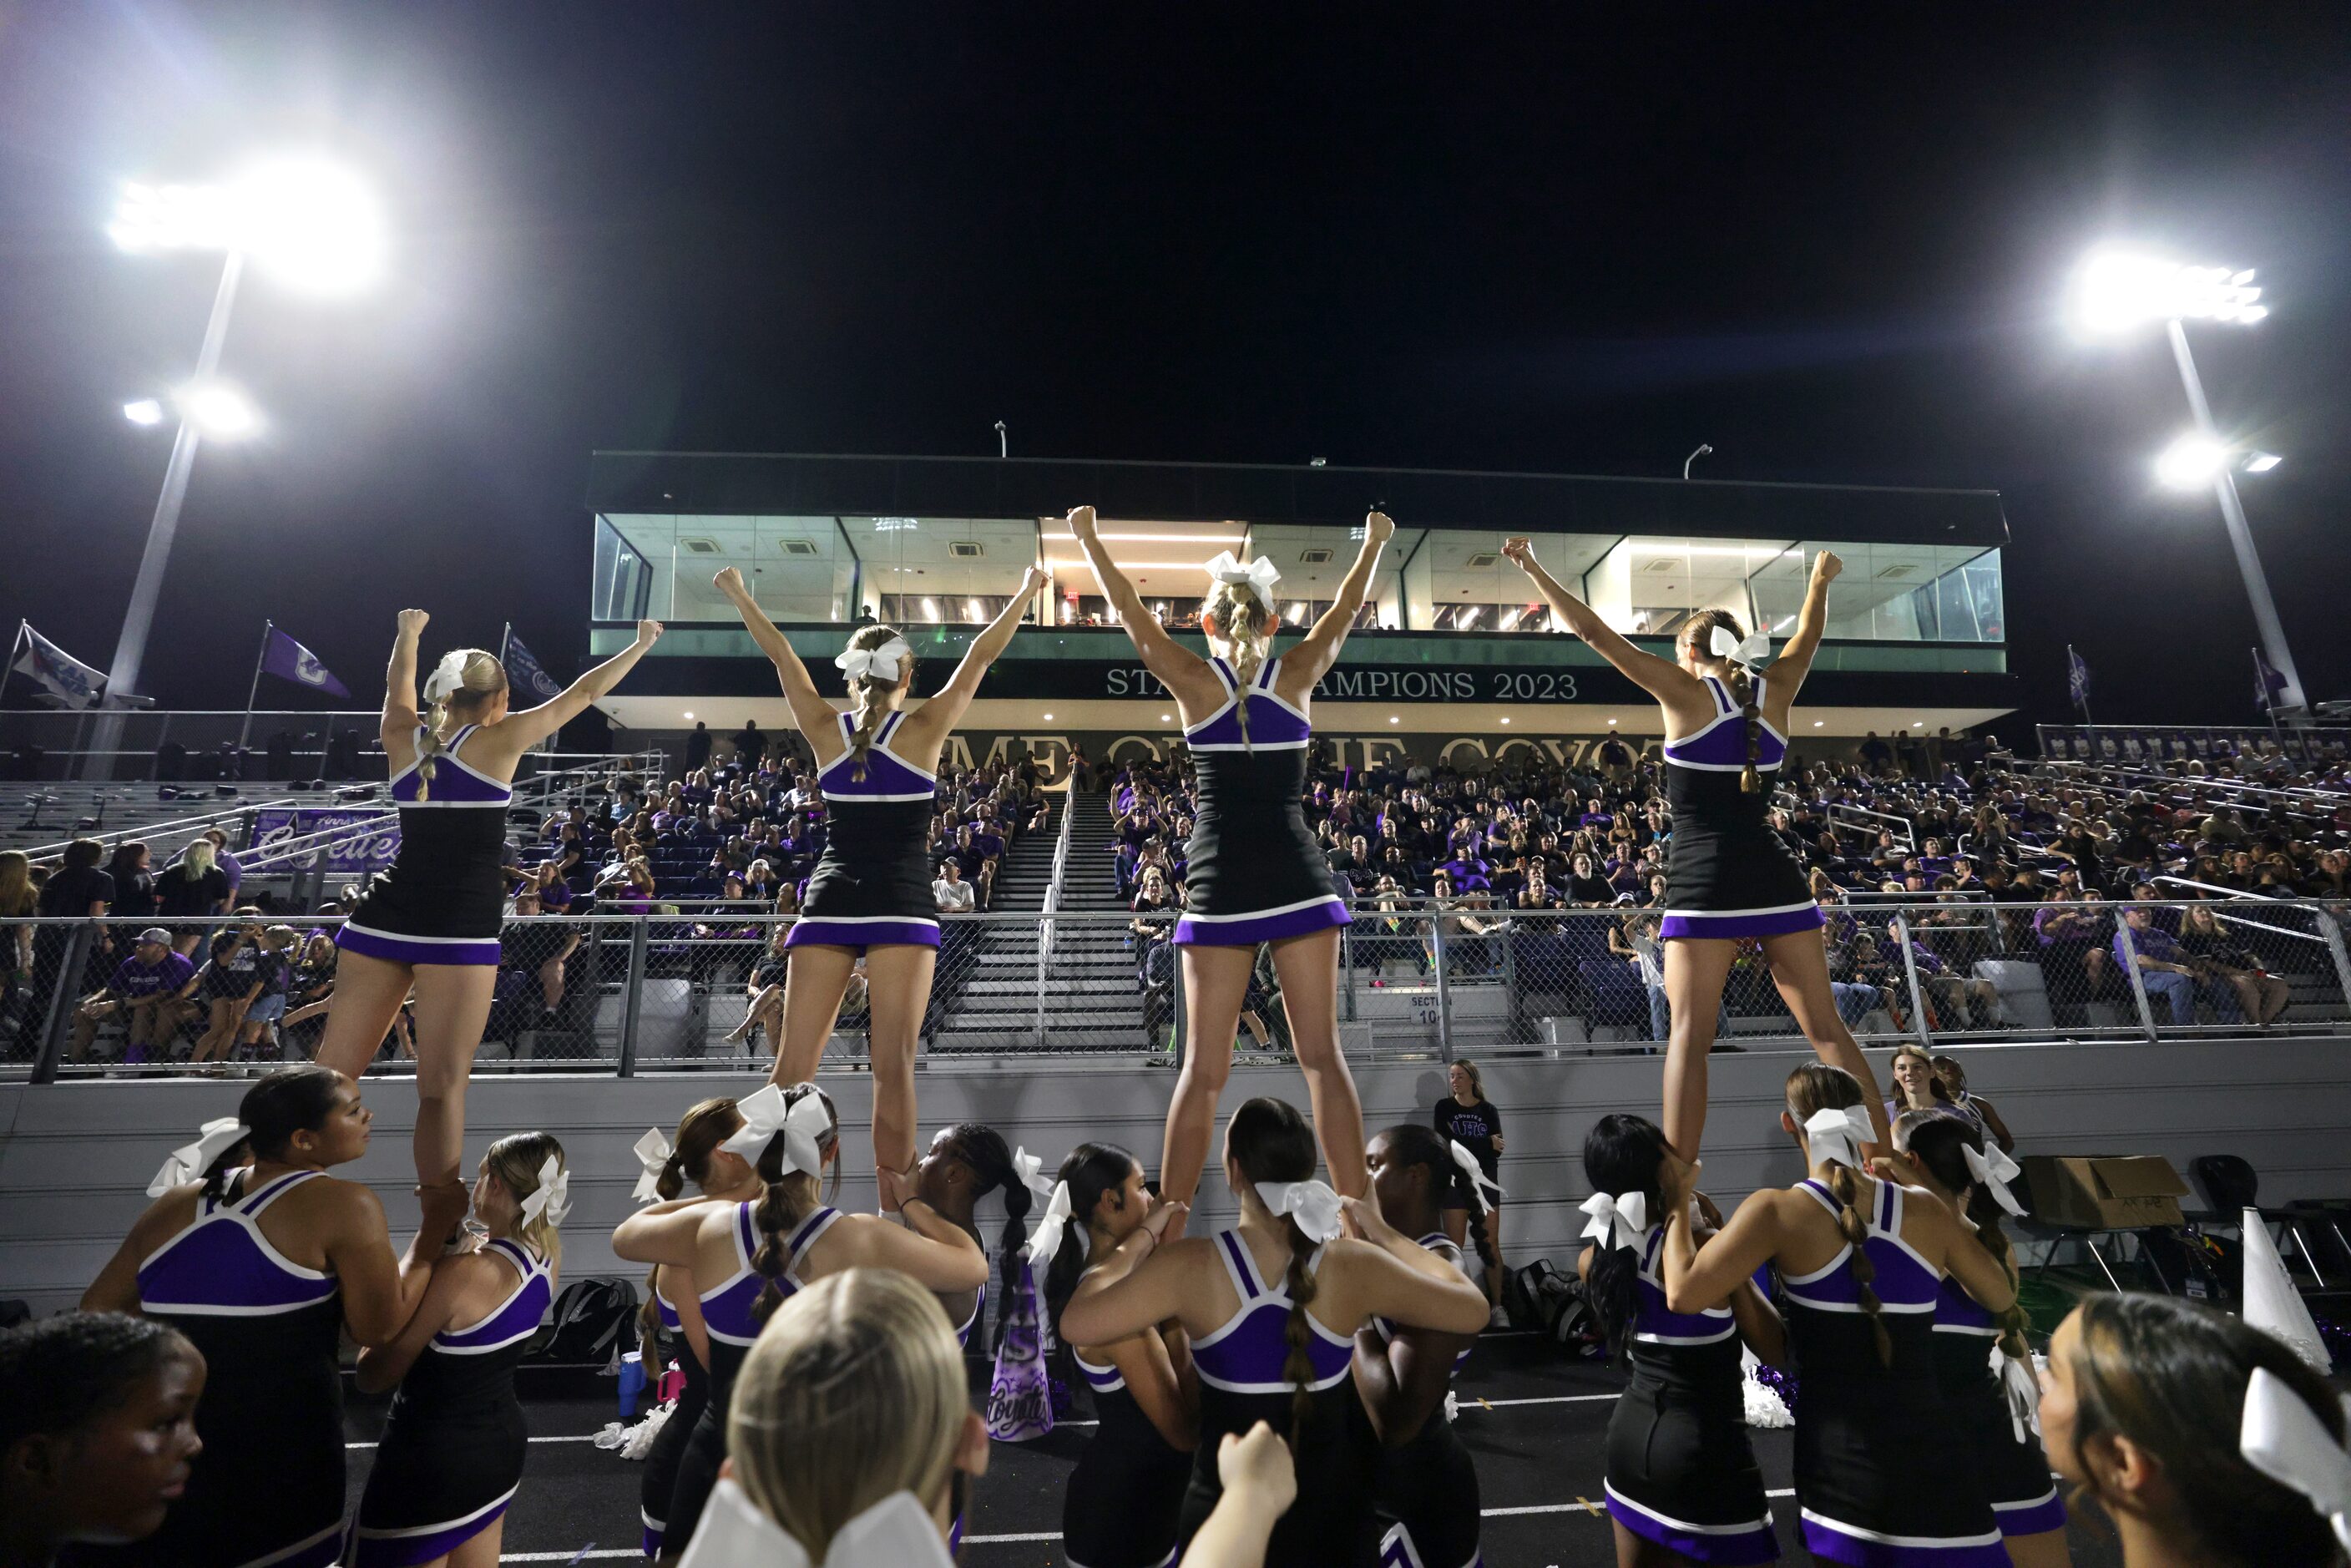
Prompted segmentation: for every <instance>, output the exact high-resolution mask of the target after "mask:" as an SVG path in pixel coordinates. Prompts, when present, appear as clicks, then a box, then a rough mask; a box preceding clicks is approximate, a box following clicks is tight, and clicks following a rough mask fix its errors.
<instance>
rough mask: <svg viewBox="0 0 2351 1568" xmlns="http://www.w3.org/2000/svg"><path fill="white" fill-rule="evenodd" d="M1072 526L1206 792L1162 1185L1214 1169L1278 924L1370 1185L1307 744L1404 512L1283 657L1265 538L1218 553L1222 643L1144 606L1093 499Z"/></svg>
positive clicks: (1300, 1014)
mask: <svg viewBox="0 0 2351 1568" xmlns="http://www.w3.org/2000/svg"><path fill="white" fill-rule="evenodd" d="M1070 529H1071V532H1072V533H1074V534H1075V535H1076V536H1077V539H1078V542H1079V544H1080V545H1081V546H1083V547H1084V549H1085V552H1086V559H1088V560H1089V561H1091V562H1092V564H1093V570H1094V575H1095V577H1096V578H1098V579H1099V580H1101V582H1102V592H1103V593H1104V594H1105V595H1107V596H1108V598H1109V600H1110V601H1111V604H1112V605H1113V607H1114V608H1115V609H1116V610H1117V612H1118V617H1119V623H1120V624H1121V625H1123V626H1124V627H1125V628H1126V634H1127V635H1128V636H1129V637H1131V638H1133V639H1134V647H1135V652H1136V653H1140V654H1141V655H1142V657H1143V664H1144V668H1146V669H1148V670H1149V671H1150V672H1151V673H1152V674H1153V675H1155V676H1156V677H1157V678H1158V679H1159V680H1160V682H1161V683H1162V684H1164V685H1165V686H1166V687H1167V689H1168V691H1169V692H1170V693H1171V694H1172V695H1174V696H1175V706H1176V708H1177V710H1178V711H1179V712H1180V713H1181V714H1182V716H1183V719H1184V741H1185V744H1186V746H1187V747H1190V749H1191V752H1192V759H1193V767H1194V769H1195V787H1196V791H1197V795H1198V813H1197V815H1196V818H1195V819H1194V821H1193V824H1192V838H1191V841H1190V843H1189V844H1188V845H1187V846H1186V851H1185V853H1186V862H1187V863H1186V871H1185V883H1186V900H1185V914H1184V915H1183V917H1182V918H1181V919H1180V920H1178V921H1177V922H1176V925H1175V942H1176V945H1177V946H1178V947H1180V948H1181V949H1182V951H1183V955H1184V956H1183V965H1184V996H1185V1038H1186V1049H1185V1051H1184V1064H1183V1067H1182V1069H1181V1070H1180V1071H1178V1072H1177V1073H1176V1076H1175V1097H1174V1099H1173V1101H1172V1103H1170V1104H1169V1105H1168V1108H1167V1130H1166V1134H1165V1141H1164V1143H1163V1145H1162V1147H1163V1149H1164V1150H1165V1153H1164V1154H1163V1155H1162V1156H1161V1161H1160V1170H1159V1190H1160V1192H1161V1194H1162V1195H1163V1196H1164V1197H1167V1198H1170V1199H1172V1200H1174V1201H1176V1202H1181V1203H1188V1202H1189V1201H1190V1200H1191V1197H1192V1195H1193V1192H1194V1191H1195V1189H1196V1188H1197V1187H1198V1186H1199V1185H1200V1176H1201V1172H1202V1170H1203V1169H1204V1168H1205V1167H1206V1166H1207V1159H1208V1139H1209V1135H1210V1134H1211V1133H1212V1132H1213V1131H1214V1128H1215V1122H1216V1114H1217V1096H1218V1095H1219V1094H1221V1093H1222V1092H1224V1087H1225V1080H1226V1077H1227V1076H1228V1074H1229V1073H1230V1072H1231V1071H1232V1063H1233V1036H1234V1032H1235V1030H1237V1029H1238V1026H1239V1022H1240V1015H1241V1008H1242V1004H1243V1003H1244V1001H1245V1000H1246V999H1247V998H1248V995H1249V978H1250V976H1251V974H1252V973H1253V971H1254V969H1255V966H1256V962H1257V949H1258V945H1259V943H1267V942H1270V943H1271V944H1272V945H1273V966H1274V971H1275V973H1276V974H1277V975H1278V976H1279V977H1280V987H1281V1005H1282V1009H1283V1010H1284V1011H1285V1012H1286V1013H1287V1014H1288V1015H1289V1019H1290V1042H1291V1048H1292V1049H1293V1050H1294V1051H1296V1052H1297V1053H1298V1064H1299V1066H1300V1067H1301V1069H1303V1070H1304V1071H1305V1073H1306V1091H1307V1095H1308V1097H1309V1099H1310V1100H1311V1103H1312V1106H1313V1112H1314V1127H1315V1130H1316V1132H1317V1133H1318V1134H1320V1136H1321V1137H1322V1152H1323V1154H1324V1155H1325V1157H1326V1158H1327V1159H1328V1160H1329V1162H1330V1166H1331V1180H1332V1183H1333V1184H1335V1185H1336V1186H1337V1187H1338V1189H1339V1190H1340V1192H1342V1193H1343V1194H1345V1195H1346V1196H1349V1197H1361V1196H1362V1195H1363V1192H1364V1186H1365V1184H1366V1183H1367V1182H1368V1180H1369V1177H1368V1176H1366V1175H1365V1174H1364V1163H1363V1149H1364V1108H1363V1103H1362V1102H1361V1101H1360V1100H1359V1099H1357V1097H1356V1094H1355V1083H1354V1080H1353V1078H1351V1077H1350V1076H1349V1075H1348V1072H1347V1061H1346V1058H1345V1057H1343V1055H1341V1054H1340V1051H1339V1026H1338V1021H1337V1019H1338V988H1339V932H1340V930H1341V929H1342V928H1343V927H1344V926H1345V925H1347V923H1348V919H1349V915H1348V913H1347V905H1346V903H1345V901H1344V900H1343V899H1341V898H1340V897H1339V896H1338V895H1337V894H1335V893H1333V892H1332V886H1331V867H1330V862H1328V861H1327V860H1326V859H1325V858H1324V856H1323V853H1322V848H1321V846H1320V845H1318V844H1317V843H1316V842H1315V840H1314V835H1313V833H1312V832H1311V831H1310V830H1309V829H1308V828H1307V826H1306V815H1305V804H1304V801H1305V793H1306V751H1307V747H1309V746H1310V745H1311V743H1312V738H1313V730H1312V727H1311V724H1310V722H1309V720H1308V717H1307V706H1308V704H1309V703H1310V702H1311V700H1312V697H1313V692H1314V686H1315V684H1316V683H1317V682H1319V681H1320V680H1322V676H1323V675H1324V674H1325V673H1326V672H1328V671H1329V670H1330V668H1331V665H1332V663H1333V662H1334V661H1335V660H1336V659H1337V658H1338V657H1339V650H1340V648H1341V647H1343V645H1344V644H1345V643H1346V641H1347V632H1348V629H1349V628H1350V627H1352V626H1353V624H1354V622H1355V616H1356V613H1357V612H1359V611H1361V610H1362V609H1363V607H1364V594H1365V593H1366V592H1368V591H1369V590H1370V588H1371V582H1372V573H1373V571H1374V569H1375V568H1376V567H1377V566H1378V564H1379V559H1380V549H1381V547H1382V546H1383V545H1384V544H1386V542H1387V540H1388V538H1389V536H1390V535H1392V534H1394V533H1395V524H1394V523H1392V522H1390V521H1389V520H1388V519H1387V517H1385V516H1384V515H1383V514H1381V513H1379V512H1374V513H1372V514H1371V515H1370V516H1368V517H1365V518H1364V548H1363V550H1362V552H1361V553H1360V554H1358V555H1357V556H1356V558H1355V564H1354V566H1353V568H1352V569H1350V570H1349V571H1348V573H1347V576H1346V579H1345V580H1343V581H1342V582H1341V583H1340V584H1339V588H1338V592H1337V595H1336V598H1335V601H1334V602H1333V603H1332V606H1331V608H1330V609H1329V610H1327V611H1325V612H1323V613H1322V617H1321V618H1320V619H1318V620H1317V621H1316V622H1314V627H1313V630H1311V632H1307V634H1306V636H1305V639H1304V640H1303V641H1301V643H1298V645H1297V646H1295V647H1293V648H1292V649H1290V652H1289V653H1285V654H1283V655H1281V656H1280V657H1279V658H1276V657H1275V656H1274V655H1273V634H1274V632H1275V630H1276V628H1278V627H1279V626H1280V616H1279V615H1278V614H1277V612H1276V604H1275V601H1274V596H1273V589H1274V584H1275V583H1276V582H1277V581H1278V580H1280V573H1279V572H1277V571H1276V570H1274V569H1273V563H1272V562H1270V561H1269V560H1267V559H1265V558H1264V557H1263V556H1259V558H1258V559H1257V560H1256V561H1255V562H1253V563H1252V564H1250V565H1249V566H1246V567H1244V566H1242V565H1240V564H1239V563H1238V562H1237V561H1235V560H1234V559H1233V558H1232V557H1231V555H1229V554H1225V555H1220V556H1218V557H1217V559H1214V560H1212V561H1210V562H1209V563H1208V568H1207V570H1208V577H1209V580H1210V590H1209V593H1208V597H1207V601H1206V602H1205V603H1204V604H1203V605H1202V606H1201V609H1200V627H1201V630H1202V631H1204V632H1207V639H1208V648H1209V654H1210V656H1209V657H1207V658H1206V659H1203V658H1201V657H1200V656H1199V655H1198V654H1197V653H1192V652H1191V651H1190V650H1188V649H1186V648H1181V647H1178V646H1177V645H1176V643H1175V639H1174V638H1172V637H1170V636H1169V635H1168V634H1167V632H1166V631H1165V629H1164V628H1163V627H1162V626H1161V625H1160V624H1159V622H1158V619H1157V618H1156V617H1155V616H1154V615H1153V614H1152V613H1151V612H1149V611H1148V610H1147V609H1145V608H1144V603H1143V600H1142V597H1141V596H1140V595H1139V594H1137V593H1136V592H1135V591H1134V584H1133V583H1131V582H1129V581H1128V580H1127V579H1126V574H1125V573H1124V572H1123V571H1122V570H1119V566H1118V563H1117V562H1116V561H1113V559H1111V555H1110V551H1109V550H1108V549H1106V548H1105V547H1104V545H1103V542H1102V538H1101V536H1100V535H1099V534H1097V533H1096V532H1095V528H1094V509H1093V508H1092V507H1078V508H1077V509H1076V510H1075V511H1073V512H1071V514H1070ZM1308 1174H1309V1175H1311V1172H1309V1173H1308Z"/></svg>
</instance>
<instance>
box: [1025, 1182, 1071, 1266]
mask: <svg viewBox="0 0 2351 1568" xmlns="http://www.w3.org/2000/svg"><path fill="white" fill-rule="evenodd" d="M1069 1228H1070V1184H1069V1183H1068V1182H1065V1181H1057V1182H1055V1183H1054V1184H1053V1196H1052V1197H1050V1198H1048V1199H1047V1200H1046V1202H1045V1218H1042V1219H1040V1220H1039V1221H1038V1222H1037V1228H1036V1229H1035V1230H1033V1231H1031V1232H1029V1245H1028V1247H1027V1248H1026V1249H1023V1250H1024V1253H1025V1255H1026V1256H1027V1258H1028V1260H1029V1266H1030V1267H1032V1268H1033V1267H1035V1266H1036V1265H1038V1264H1040V1263H1048V1262H1050V1261H1051V1260H1052V1258H1053V1254H1054V1253H1056V1252H1059V1251H1060V1250H1061V1235H1062V1232H1064V1231H1066V1230H1068V1229H1069Z"/></svg>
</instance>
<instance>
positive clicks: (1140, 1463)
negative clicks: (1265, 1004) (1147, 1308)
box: [1036, 1144, 1200, 1568]
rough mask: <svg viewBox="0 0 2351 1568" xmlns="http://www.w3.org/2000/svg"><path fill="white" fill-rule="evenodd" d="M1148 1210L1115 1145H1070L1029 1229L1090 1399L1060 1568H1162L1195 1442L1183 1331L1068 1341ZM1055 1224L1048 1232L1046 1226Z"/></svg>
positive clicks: (1133, 1172) (1067, 1496)
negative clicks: (1064, 1567) (1089, 1429)
mask: <svg viewBox="0 0 2351 1568" xmlns="http://www.w3.org/2000/svg"><path fill="white" fill-rule="evenodd" d="M1153 1207H1155V1205H1154V1203H1153V1200H1152V1197H1151V1194H1150V1193H1149V1192H1148V1191H1146V1190H1145V1189H1144V1185H1143V1164H1142V1162H1141V1161H1139V1160H1137V1159H1136V1158H1135V1157H1134V1155H1131V1154H1129V1153H1127V1152H1126V1151H1125V1150H1124V1149H1122V1148H1120V1147H1119V1146H1118V1145H1115V1144H1080V1145H1078V1146H1077V1147H1076V1148H1074V1149H1072V1150H1071V1151H1070V1157H1069V1158H1068V1159H1065V1160H1063V1161H1062V1162H1061V1172H1060V1175H1059V1176H1058V1177H1057V1178H1056V1181H1055V1184H1054V1189H1053V1198H1052V1201H1051V1202H1050V1203H1049V1204H1048V1205H1047V1207H1046V1218H1045V1219H1044V1222H1043V1223H1042V1224H1040V1226H1039V1227H1038V1241H1037V1243H1036V1244H1037V1245H1040V1246H1043V1245H1044V1244H1046V1243H1050V1248H1049V1249H1048V1250H1050V1255H1051V1258H1052V1261H1051V1263H1050V1266H1049V1267H1048V1268H1047V1270H1046V1273H1045V1311H1046V1314H1047V1321H1048V1322H1050V1323H1051V1324H1052V1327H1053V1338H1054V1341H1055V1342H1056V1343H1061V1344H1067V1345H1069V1347H1070V1354H1071V1359H1072V1360H1074V1361H1075V1362H1076V1363H1077V1365H1078V1371H1079V1373H1080V1374H1081V1375H1083V1376H1084V1378H1085V1380H1086V1386H1087V1387H1088V1388H1089V1389H1091V1390H1092V1393H1093V1399H1094V1415H1095V1416H1097V1417H1098V1418H1099V1424H1098V1425H1097V1427H1095V1430H1094V1437H1093V1441H1092V1442H1091V1443H1088V1444H1087V1445H1086V1446H1085V1448H1083V1449H1082V1450H1081V1452H1080V1453H1079V1455H1078V1462H1077V1465H1076V1467H1075V1468H1074V1469H1071V1471H1070V1479H1069V1485H1068V1487H1067V1489H1066V1490H1064V1491H1063V1492H1062V1494H1061V1550H1062V1556H1063V1559H1064V1561H1065V1562H1066V1563H1068V1564H1069V1568H1166V1564H1169V1563H1173V1562H1175V1537H1176V1531H1177V1527H1178V1525H1179V1523H1180V1521H1181V1516H1182V1513H1183V1510H1184V1488H1185V1485H1186V1482H1187V1481H1188V1480H1189V1479H1191V1474H1192V1450H1193V1448H1194V1447H1195V1445H1196V1444H1197V1443H1198V1441H1199V1437H1200V1385H1199V1380H1198V1379H1197V1378H1196V1376H1194V1375H1193V1371H1192V1354H1191V1346H1190V1343H1189V1342H1188V1341H1187V1340H1186V1338H1185V1335H1184V1331H1183V1329H1182V1328H1180V1327H1178V1326H1176V1325H1175V1324H1173V1323H1155V1324H1153V1325H1152V1326H1151V1327H1149V1328H1144V1329H1139V1330H1137V1331H1136V1332H1135V1333H1131V1334H1128V1335H1126V1336H1125V1337H1124V1338H1123V1339H1119V1340H1115V1341H1113V1342H1112V1343H1109V1344H1071V1343H1070V1341H1069V1340H1068V1339H1067V1338H1066V1337H1064V1335H1063V1333H1062V1327H1061V1319H1062V1314H1063V1312H1066V1311H1067V1310H1068V1308H1069V1305H1070V1303H1071V1301H1075V1300H1079V1299H1081V1298H1083V1297H1084V1296H1087V1295H1091V1294H1092V1293H1093V1292H1094V1291H1098V1290H1100V1289H1102V1286H1103V1285H1105V1284H1106V1283H1108V1277H1107V1276H1106V1275H1105V1274H1104V1273H1103V1271H1102V1264H1103V1263H1105V1262H1106V1261H1107V1260H1109V1259H1110V1257H1111V1256H1112V1254H1113V1252H1114V1251H1116V1250H1117V1249H1118V1248H1119V1246H1120V1245H1121V1243H1123V1242H1124V1241H1126V1240H1127V1239H1129V1238H1131V1237H1133V1236H1134V1234H1135V1232H1136V1231H1137V1230H1139V1229H1140V1228H1142V1226H1143V1223H1144V1221H1145V1220H1146V1219H1149V1218H1151V1212H1152V1209H1153ZM1055 1227H1060V1230H1059V1233H1058V1235H1056V1234H1055V1233H1054V1228H1055Z"/></svg>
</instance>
